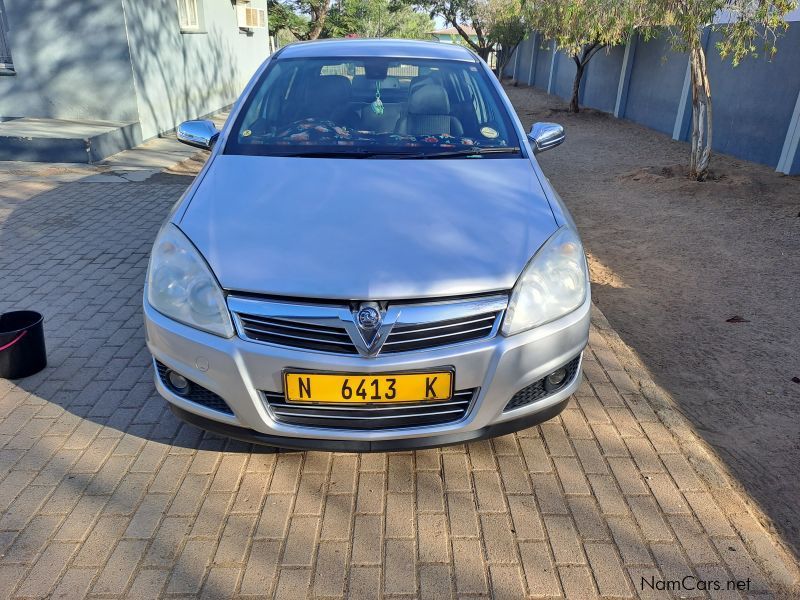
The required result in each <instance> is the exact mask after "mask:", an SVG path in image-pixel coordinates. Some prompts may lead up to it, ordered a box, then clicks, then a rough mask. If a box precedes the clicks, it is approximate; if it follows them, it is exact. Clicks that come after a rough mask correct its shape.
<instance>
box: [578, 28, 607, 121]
mask: <svg viewBox="0 0 800 600" xmlns="http://www.w3.org/2000/svg"><path fill="white" fill-rule="evenodd" d="M602 48H605V44H601V43H600V42H592V43H591V44H587V45H586V46H584V47H583V50H581V52H580V53H579V54H573V55H572V60H573V61H574V62H575V79H574V80H573V82H572V98H571V99H570V102H569V110H570V112H574V113H577V112H580V110H581V107H580V100H581V79H583V72H584V71H585V70H586V65H588V64H589V61H590V60H592V57H593V56H594V55H595V54H597V53H598V52H599V51H600V50H601V49H602Z"/></svg>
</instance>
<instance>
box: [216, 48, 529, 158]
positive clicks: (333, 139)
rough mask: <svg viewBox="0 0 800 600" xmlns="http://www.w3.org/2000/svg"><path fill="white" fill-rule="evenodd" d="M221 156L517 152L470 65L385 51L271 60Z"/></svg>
mask: <svg viewBox="0 0 800 600" xmlns="http://www.w3.org/2000/svg"><path fill="white" fill-rule="evenodd" d="M225 153H226V154H255V155H266V156H332V157H339V156H341V157H352V156H360V157H365V158H366V157H380V156H386V157H393V156H395V157H409V158H425V157H435V156H437V155H440V156H442V157H458V156H464V157H470V156H475V157H477V156H481V157H484V156H485V157H486V158H489V157H503V158H508V157H509V156H520V157H521V156H522V154H521V152H520V149H519V140H518V139H517V136H516V134H515V132H514V129H513V127H512V126H511V120H510V119H509V116H508V113H507V111H506V109H505V107H504V106H503V104H502V103H501V102H500V98H499V96H498V94H497V91H496V90H495V88H494V86H493V85H492V83H491V81H489V79H488V77H487V74H486V72H485V70H484V69H483V68H481V66H480V65H477V64H476V63H473V62H467V61H448V60H431V59H407V58H403V59H392V58H385V57H363V58H296V59H284V60H276V61H274V62H273V63H272V64H271V65H270V66H269V67H268V68H267V70H266V71H265V72H264V74H263V75H262V77H261V79H260V80H259V82H258V83H257V84H256V86H255V88H254V89H253V91H252V92H251V94H250V95H249V97H248V98H247V100H246V101H245V104H244V106H243V108H242V110H241V112H240V113H239V116H238V117H237V119H236V122H235V123H234V126H233V130H232V132H231V135H230V137H229V141H228V144H227V146H226V148H225Z"/></svg>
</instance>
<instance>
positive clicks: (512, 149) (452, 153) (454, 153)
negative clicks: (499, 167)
mask: <svg viewBox="0 0 800 600" xmlns="http://www.w3.org/2000/svg"><path fill="white" fill-rule="evenodd" d="M519 153H520V148H519V146H497V147H495V148H478V147H473V148H464V149H463V150H446V151H444V152H418V153H415V154H404V155H401V156H398V158H456V157H459V156H467V157H468V156H482V155H486V154H519Z"/></svg>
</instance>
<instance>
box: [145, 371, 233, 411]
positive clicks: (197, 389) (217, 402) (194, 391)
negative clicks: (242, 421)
mask: <svg viewBox="0 0 800 600" xmlns="http://www.w3.org/2000/svg"><path fill="white" fill-rule="evenodd" d="M155 362H156V370H157V371H158V377H159V378H160V379H161V382H162V383H163V384H164V385H165V386H167V389H169V390H170V391H171V392H172V393H174V394H176V395H178V396H180V397H181V398H184V399H185V400H189V401H190V402H194V403H195V404H200V405H201V406H205V407H206V408H210V409H211V410H216V411H219V412H221V413H225V414H226V415H233V411H232V410H231V407H230V406H228V405H227V403H226V402H225V400H223V399H222V398H220V397H219V396H217V394H215V393H214V392H212V391H211V390H207V389H206V388H204V387H203V386H201V385H197V384H196V383H195V382H194V381H191V382H190V383H191V387H190V388H189V392H188V393H187V394H181V393H179V392H178V391H177V390H175V389H174V388H173V387H172V384H170V382H169V378H168V377H167V372H168V371H169V367H167V366H166V365H164V364H162V363H160V362H158V361H155Z"/></svg>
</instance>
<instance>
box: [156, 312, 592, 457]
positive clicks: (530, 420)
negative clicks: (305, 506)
mask: <svg viewBox="0 0 800 600" xmlns="http://www.w3.org/2000/svg"><path fill="white" fill-rule="evenodd" d="M590 305H591V301H590V300H589V299H588V298H587V300H586V302H585V303H584V304H583V305H582V306H581V307H579V308H578V309H577V310H575V311H573V312H572V313H570V314H568V315H566V316H564V317H562V318H561V319H558V320H556V321H553V322H551V323H548V324H546V325H543V326H541V327H537V328H535V329H532V330H530V331H527V332H524V333H520V334H516V335H514V336H510V337H503V336H502V335H496V336H495V337H492V338H489V339H484V340H478V341H473V342H465V343H462V344H459V345H454V346H449V347H442V348H437V349H432V350H425V351H413V352H406V353H397V354H391V355H387V356H380V355H378V356H377V357H374V358H372V357H361V356H345V355H338V354H329V353H321V352H312V351H308V350H298V349H292V348H286V347H282V346H277V345H270V344H263V343H257V342H253V341H250V340H246V339H242V338H240V337H236V336H235V337H233V338H229V339H226V338H221V337H218V336H215V335H212V334H209V333H205V332H203V331H199V330H197V329H194V328H191V327H188V326H186V325H183V324H181V323H178V322H176V321H173V320H172V319H169V318H167V317H165V316H164V315H162V314H161V313H159V312H157V311H156V310H155V309H153V308H152V307H151V306H149V305H148V304H147V302H145V305H144V317H145V331H146V337H147V346H148V348H149V350H150V352H151V354H152V355H153V357H154V358H155V359H156V360H157V361H159V362H161V363H162V364H164V365H165V366H167V367H168V368H169V369H172V370H174V371H176V372H177V373H180V374H181V375H183V376H184V377H186V378H187V379H189V380H190V381H192V382H194V383H196V384H197V385H200V386H203V387H204V388H206V389H207V390H210V391H211V392H213V393H215V394H217V395H219V396H220V397H221V398H222V399H224V400H225V402H226V403H227V404H228V406H229V407H230V408H231V410H232V411H233V413H234V414H233V415H228V414H225V413H222V412H219V411H216V410H212V409H209V408H206V407H205V406H202V405H200V404H196V403H194V402H191V401H189V400H187V399H185V398H183V397H181V396H180V395H178V394H176V393H174V392H172V391H171V390H170V389H169V388H168V387H167V386H165V385H164V383H163V382H162V381H161V379H160V377H159V376H158V375H157V374H156V377H155V381H156V387H157V389H158V391H159V393H160V394H161V395H162V396H163V397H164V398H165V399H166V400H168V401H169V402H170V403H171V404H172V405H173V408H174V409H175V412H176V414H178V415H179V416H181V417H182V418H184V419H185V420H187V421H189V422H192V423H194V424H196V425H198V426H200V427H204V428H206V429H210V430H214V431H217V432H219V433H223V434H225V435H228V436H230V437H235V438H239V439H245V440H247V441H251V442H255V443H264V444H269V445H276V446H285V447H293V448H320V449H329V450H353V451H370V450H373V451H378V450H380V451H386V450H391V449H407V448H420V447H428V446H439V445H446V444H451V443H460V442H464V441H469V440H473V439H479V438H484V437H489V436H493V435H501V434H503V433H508V432H510V431H515V430H518V429H521V428H524V427H527V426H530V425H534V424H536V423H538V422H541V421H543V420H546V419H549V418H552V417H553V416H555V415H557V414H558V413H559V412H560V411H561V410H562V409H563V407H564V406H565V405H566V402H567V399H568V398H569V396H570V395H571V394H572V393H573V392H574V391H575V390H576V389H577V387H578V386H579V385H580V380H581V371H580V368H578V370H577V373H576V374H575V376H574V378H573V379H572V380H571V381H570V382H569V383H568V384H567V385H566V386H565V387H563V388H561V389H559V390H558V391H556V392H554V393H552V394H550V395H547V396H545V397H544V398H542V399H540V400H536V401H534V402H531V403H530V404H527V405H525V406H522V407H520V408H516V409H513V410H508V411H504V408H505V407H506V405H507V404H508V402H509V400H510V399H511V398H512V397H513V396H514V394H516V393H517V392H518V391H519V390H521V389H523V388H525V387H527V386H528V385H530V384H532V383H534V382H536V381H539V380H540V379H542V378H543V377H545V376H547V375H548V374H549V373H551V372H553V371H554V370H556V369H558V368H559V367H561V366H564V365H566V364H567V363H569V362H570V361H571V360H572V359H574V358H575V357H576V356H578V355H580V353H581V352H582V351H583V349H584V347H585V346H586V344H587V341H588V333H589V310H590ZM442 367H453V368H454V370H455V389H456V390H465V389H477V390H478V392H477V394H476V396H475V397H474V399H473V401H472V403H471V405H470V407H469V409H468V410H467V412H466V414H465V415H464V417H463V418H461V419H460V420H458V421H455V422H450V423H446V424H441V425H430V426H419V427H407V428H402V429H381V430H363V429H359V430H352V429H341V428H332V427H331V428H326V427H309V426H300V425H294V424H287V423H283V422H280V421H278V420H276V419H275V418H274V417H273V415H272V412H271V409H270V408H269V404H268V403H267V402H266V401H265V398H264V395H263V393H262V392H264V391H271V392H280V391H281V390H282V389H283V380H282V375H283V371H284V369H296V370H308V371H344V372H351V373H352V372H363V373H365V374H370V373H395V372H399V371H408V370H435V369H441V368H442Z"/></svg>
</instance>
